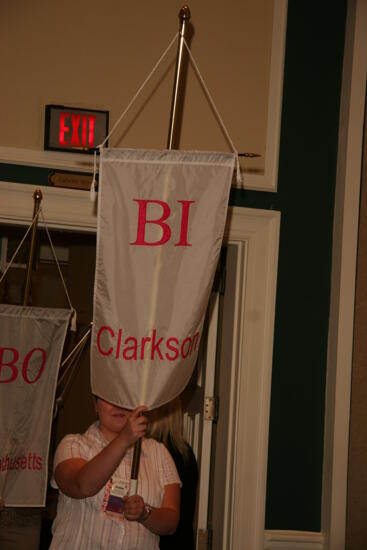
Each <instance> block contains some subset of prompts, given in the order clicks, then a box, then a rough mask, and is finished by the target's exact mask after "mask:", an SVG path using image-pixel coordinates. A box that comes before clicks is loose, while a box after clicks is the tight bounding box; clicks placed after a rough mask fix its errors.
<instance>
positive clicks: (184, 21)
mask: <svg viewBox="0 0 367 550" xmlns="http://www.w3.org/2000/svg"><path fill="white" fill-rule="evenodd" d="M190 17H191V14H190V9H189V7H188V6H186V5H185V6H183V7H182V8H181V10H180V13H179V14H178V18H179V20H180V30H179V35H180V36H179V41H178V48H177V57H176V69H175V78H174V85H173V94H172V103H171V115H170V123H169V132H168V140H167V149H175V148H176V147H174V137H175V130H176V128H177V120H178V109H177V105H178V98H179V93H180V90H181V86H182V73H183V70H182V68H183V63H182V60H183V52H184V38H185V31H186V28H187V25H188V23H189V21H190ZM140 452H141V439H138V441H137V442H136V443H135V446H134V456H133V463H132V468H131V482H130V491H129V494H130V495H134V494H136V489H137V484H138V473H139V462H140Z"/></svg>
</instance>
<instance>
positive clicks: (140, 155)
mask: <svg viewBox="0 0 367 550" xmlns="http://www.w3.org/2000/svg"><path fill="white" fill-rule="evenodd" d="M235 158H236V155H235V153H225V152H216V151H186V150H185V151H183V150H177V149H117V148H106V149H101V159H102V160H103V161H114V160H116V161H120V162H163V163H164V162H167V163H170V162H173V163H175V162H182V163H185V162H194V163H198V162H200V163H204V164H210V163H220V164H225V165H227V166H234V163H235Z"/></svg>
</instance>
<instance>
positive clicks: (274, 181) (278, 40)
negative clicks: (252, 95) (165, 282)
mask: <svg viewBox="0 0 367 550" xmlns="http://www.w3.org/2000/svg"><path fill="white" fill-rule="evenodd" d="M287 10H288V1H287V0H275V2H274V13H273V30H272V33H273V34H272V45H271V61H270V81H269V94H268V118H267V124H266V148H265V169H264V173H263V174H247V173H246V172H245V171H244V172H243V177H242V179H243V183H242V185H240V187H243V188H245V189H256V190H257V191H273V192H274V191H276V190H277V187H278V164H279V143H280V128H281V118H282V101H283V74H284V55H285V41H286V32H287ZM235 186H236V184H235Z"/></svg>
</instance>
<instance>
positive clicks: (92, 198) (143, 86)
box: [90, 32, 179, 202]
mask: <svg viewBox="0 0 367 550" xmlns="http://www.w3.org/2000/svg"><path fill="white" fill-rule="evenodd" d="M178 35H179V33H178V32H177V33H176V34H175V36H174V37H173V38H172V40H171V42H170V43H169V44H168V46H167V48H166V49H165V50H164V52H163V53H162V55H161V56H160V58H159V59H158V61H157V63H156V64H155V65H154V67H153V69H152V70H151V71H150V73H149V74H148V76H147V77H146V79H145V80H144V82H143V83H142V85H141V86H140V88H139V89H138V91H137V92H136V93H135V95H134V97H133V98H132V99H131V100H130V102H129V104H128V105H127V107H126V109H125V110H124V111H123V113H122V114H121V115H120V117H119V118H118V119H117V121H116V122H115V124H114V125H113V126H112V129H111V131H110V132H109V133H108V135H107V136H106V137H105V139H104V140H103V141H102V143H100V145H97V147H96V149H99V150H101V149H102V148H103V147H104V146H105V144H106V142H107V140H108V139H109V138H110V137H111V136H112V134H113V133H114V131H115V130H116V128H117V126H118V125H119V124H120V122H121V121H122V119H123V118H124V116H125V115H126V114H127V112H128V111H129V110H130V108H131V107H132V105H133V103H134V102H135V100H136V99H137V98H138V96H139V95H140V93H141V92H142V90H143V89H144V88H145V86H146V85H147V84H148V82H149V80H150V79H151V78H152V76H153V75H154V73H155V72H156V70H157V69H158V67H159V65H160V64H161V63H162V61H163V59H164V58H165V57H166V55H167V54H168V52H169V50H170V49H171V48H172V46H173V44H174V43H175V41H176V40H177V37H178ZM96 175H97V151H94V168H93V181H92V184H91V188H90V198H91V201H92V202H94V200H95V196H96V193H95V191H96Z"/></svg>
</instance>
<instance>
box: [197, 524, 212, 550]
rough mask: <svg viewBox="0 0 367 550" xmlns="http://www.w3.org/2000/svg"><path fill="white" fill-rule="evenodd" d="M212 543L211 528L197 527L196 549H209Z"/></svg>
mask: <svg viewBox="0 0 367 550" xmlns="http://www.w3.org/2000/svg"><path fill="white" fill-rule="evenodd" d="M212 543H213V530H212V529H199V531H198V547H197V550H211V549H212Z"/></svg>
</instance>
